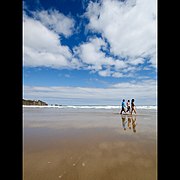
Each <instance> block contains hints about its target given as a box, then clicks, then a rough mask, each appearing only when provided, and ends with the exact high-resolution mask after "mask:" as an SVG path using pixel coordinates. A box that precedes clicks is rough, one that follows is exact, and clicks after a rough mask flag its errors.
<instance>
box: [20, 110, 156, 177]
mask: <svg viewBox="0 0 180 180" xmlns="http://www.w3.org/2000/svg"><path fill="white" fill-rule="evenodd" d="M30 110H31V109H25V112H24V113H25V116H24V117H25V118H24V167H23V171H24V172H23V174H24V179H25V180H45V179H46V180H52V179H64V180H92V179H97V180H99V179H103V180H110V179H113V180H119V179H120V180H123V179H124V180H135V179H138V180H156V169H157V165H156V164H157V163H156V131H155V130H156V129H155V127H156V124H155V122H156V119H155V118H154V116H155V112H147V113H146V114H145V112H142V113H141V114H140V112H139V111H138V115H122V116H119V114H118V115H116V114H114V113H109V112H107V111H105V110H104V112H86V111H85V112H84V111H83V112H81V113H77V112H69V114H68V113H67V114H65V115H64V114H63V113H64V111H63V110H61V111H62V112H61V111H60V112H61V113H60V112H56V111H54V110H51V111H52V112H49V111H50V110H48V109H44V110H43V109H38V110H37V113H36V112H34V111H32V110H31V111H30ZM142 114H145V115H146V116H145V115H142ZM136 116H138V129H136V127H137V126H136V122H137V119H136ZM139 126H140V128H139ZM124 130H125V131H124ZM136 130H137V132H138V133H136V134H134V132H136ZM132 133H133V135H132Z"/></svg>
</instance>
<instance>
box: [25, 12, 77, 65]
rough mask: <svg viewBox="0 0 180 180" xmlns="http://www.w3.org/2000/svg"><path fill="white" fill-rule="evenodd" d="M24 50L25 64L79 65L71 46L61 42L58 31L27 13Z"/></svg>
mask: <svg viewBox="0 0 180 180" xmlns="http://www.w3.org/2000/svg"><path fill="white" fill-rule="evenodd" d="M23 51H24V56H23V60H24V66H31V67H37V66H46V67H52V68H72V67H71V66H73V68H76V67H78V66H79V64H78V61H77V60H76V59H75V58H73V55H72V53H71V51H70V49H69V47H68V46H64V45H62V44H61V41H60V39H59V35H58V34H57V33H56V32H54V31H51V30H49V29H48V28H47V27H46V26H45V25H44V24H42V22H40V21H38V20H36V19H34V18H31V17H29V16H27V15H26V14H24V17H23ZM71 61H73V62H72V63H71Z"/></svg>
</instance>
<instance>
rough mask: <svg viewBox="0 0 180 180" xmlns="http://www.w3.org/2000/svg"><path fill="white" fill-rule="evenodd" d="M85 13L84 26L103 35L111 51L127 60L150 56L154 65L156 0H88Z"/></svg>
mask: <svg viewBox="0 0 180 180" xmlns="http://www.w3.org/2000/svg"><path fill="white" fill-rule="evenodd" d="M85 16H86V17H87V18H88V19H89V24H88V28H89V29H90V30H93V31H95V32H99V33H102V35H103V36H104V37H105V38H107V40H108V42H109V43H110V47H111V52H112V53H113V54H114V55H119V56H121V57H122V56H123V57H130V58H131V63H133V62H132V59H135V61H134V63H136V62H137V60H136V59H138V61H139V58H140V57H141V58H144V57H151V59H150V63H151V64H152V65H153V66H156V18H155V16H156V0H137V1H135V0H127V1H124V2H121V1H118V0H101V1H100V2H99V3H97V2H90V3H89V5H88V8H87V12H86V13H85ZM139 62H140V61H139ZM140 63H143V62H142V61H141V62H140Z"/></svg>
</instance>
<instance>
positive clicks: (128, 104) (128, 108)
mask: <svg viewBox="0 0 180 180" xmlns="http://www.w3.org/2000/svg"><path fill="white" fill-rule="evenodd" d="M126 105H127V111H126V112H128V111H129V112H130V109H131V107H130V100H128V101H127V103H126Z"/></svg>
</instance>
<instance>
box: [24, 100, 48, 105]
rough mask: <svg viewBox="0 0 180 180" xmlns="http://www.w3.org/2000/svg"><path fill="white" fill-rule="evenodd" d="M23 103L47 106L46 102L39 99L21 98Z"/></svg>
mask: <svg viewBox="0 0 180 180" xmlns="http://www.w3.org/2000/svg"><path fill="white" fill-rule="evenodd" d="M22 103H23V105H37V106H47V105H48V104H47V103H45V102H43V101H40V100H37V101H36V100H25V99H23V102H22Z"/></svg>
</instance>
